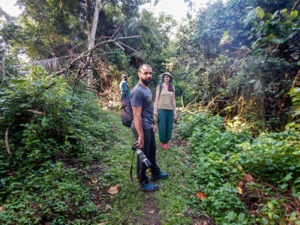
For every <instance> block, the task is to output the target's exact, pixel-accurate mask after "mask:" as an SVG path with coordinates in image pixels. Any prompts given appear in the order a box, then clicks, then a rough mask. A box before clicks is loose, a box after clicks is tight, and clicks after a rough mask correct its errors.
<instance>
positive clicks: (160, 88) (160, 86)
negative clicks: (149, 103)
mask: <svg viewBox="0 0 300 225" xmlns="http://www.w3.org/2000/svg"><path fill="white" fill-rule="evenodd" d="M161 90H162V84H160V85H159V95H158V98H159V97H160V93H161Z"/></svg>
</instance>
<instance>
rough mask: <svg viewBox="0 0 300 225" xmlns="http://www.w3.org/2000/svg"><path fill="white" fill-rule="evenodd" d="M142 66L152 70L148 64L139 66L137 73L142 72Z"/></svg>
mask: <svg viewBox="0 0 300 225" xmlns="http://www.w3.org/2000/svg"><path fill="white" fill-rule="evenodd" d="M144 66H146V67H150V68H151V69H152V67H151V66H150V65H149V64H145V63H144V64H141V65H140V66H139V70H138V71H139V72H141V70H142V67H144Z"/></svg>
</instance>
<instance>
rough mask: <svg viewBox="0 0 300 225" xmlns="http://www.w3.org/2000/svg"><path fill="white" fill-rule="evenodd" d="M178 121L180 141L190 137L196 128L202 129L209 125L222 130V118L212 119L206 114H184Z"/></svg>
mask: <svg viewBox="0 0 300 225" xmlns="http://www.w3.org/2000/svg"><path fill="white" fill-rule="evenodd" d="M180 120H181V121H182V122H181V123H179V124H178V126H177V130H178V135H179V137H180V138H181V139H187V138H189V137H191V136H192V134H193V132H194V131H195V128H196V127H204V126H205V125H208V124H210V125H213V126H215V127H218V128H224V124H223V123H224V119H223V118H222V117H213V116H212V115H210V114H207V113H198V112H185V114H184V115H183V116H182V117H181V118H180Z"/></svg>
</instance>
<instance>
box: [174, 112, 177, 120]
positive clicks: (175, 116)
mask: <svg viewBox="0 0 300 225" xmlns="http://www.w3.org/2000/svg"><path fill="white" fill-rule="evenodd" d="M174 120H177V113H176V112H175V113H174Z"/></svg>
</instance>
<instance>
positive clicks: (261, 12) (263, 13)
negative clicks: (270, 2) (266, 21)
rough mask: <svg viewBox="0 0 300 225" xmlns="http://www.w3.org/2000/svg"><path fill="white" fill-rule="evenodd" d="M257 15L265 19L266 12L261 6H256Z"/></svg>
mask: <svg viewBox="0 0 300 225" xmlns="http://www.w3.org/2000/svg"><path fill="white" fill-rule="evenodd" d="M256 16H257V17H258V18H260V19H263V18H264V16H265V12H264V10H263V9H262V8H261V7H259V6H258V7H256Z"/></svg>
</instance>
